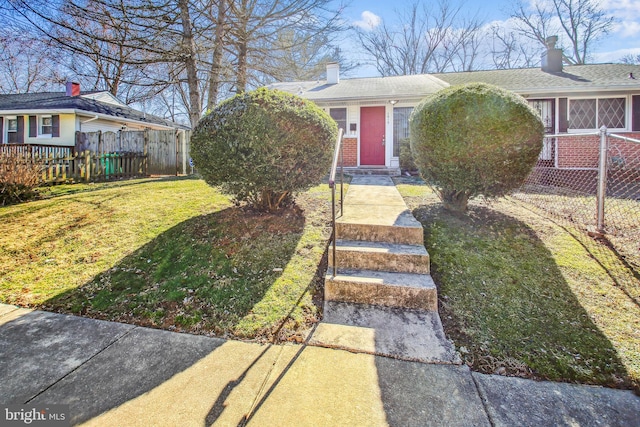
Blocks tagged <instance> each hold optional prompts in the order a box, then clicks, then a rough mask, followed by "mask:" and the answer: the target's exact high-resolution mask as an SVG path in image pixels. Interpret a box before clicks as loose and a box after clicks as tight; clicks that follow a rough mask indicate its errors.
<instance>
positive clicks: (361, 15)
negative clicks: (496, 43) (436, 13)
mask: <svg viewBox="0 0 640 427" xmlns="http://www.w3.org/2000/svg"><path fill="white" fill-rule="evenodd" d="M436 1H437V0H433V2H434V3H435V2H436ZM450 1H451V3H453V4H458V3H456V2H458V1H460V0H450ZM523 1H524V2H525V5H530V4H532V3H533V2H534V1H548V0H523ZM595 1H596V2H598V3H599V4H600V5H601V8H602V9H603V10H604V11H605V13H607V14H610V15H612V16H613V17H614V18H615V19H616V23H615V24H614V28H613V31H612V32H611V33H610V34H609V35H608V36H606V37H605V38H603V39H601V40H600V41H598V42H597V44H595V45H594V49H593V50H592V53H593V55H592V61H591V62H595V63H604V62H619V60H620V58H622V57H623V56H625V55H627V54H633V55H640V0H595ZM414 2H415V0H392V1H390V0H382V1H380V0H379V1H371V0H369V1H367V0H351V2H350V3H349V5H348V6H346V8H345V9H344V16H345V19H346V20H347V21H348V23H349V24H351V25H354V26H357V27H360V28H363V29H368V28H373V27H375V26H377V25H380V24H381V23H382V22H385V23H386V24H387V25H390V24H393V20H394V16H395V15H396V13H395V11H397V10H400V11H401V10H407V9H409V7H410V5H411V4H412V3H414ZM423 2H424V0H423ZM513 4H515V1H514V0H466V1H464V3H463V13H464V14H465V15H467V16H473V15H475V16H477V17H478V18H480V20H481V21H482V22H484V23H485V24H486V25H489V24H492V23H494V24H498V25H500V26H501V27H502V26H505V27H509V26H510V24H511V22H512V21H510V9H511V8H512V7H513V6H512V5H513ZM346 43H347V44H350V43H353V40H351V41H347V42H346ZM350 49H354V47H353V46H351V47H350V48H347V49H346V50H347V51H349V50H350ZM352 74H353V77H368V76H371V75H376V74H377V73H376V71H375V68H374V67H373V66H366V65H363V66H361V67H359V68H358V69H356V70H354V71H353V72H352Z"/></svg>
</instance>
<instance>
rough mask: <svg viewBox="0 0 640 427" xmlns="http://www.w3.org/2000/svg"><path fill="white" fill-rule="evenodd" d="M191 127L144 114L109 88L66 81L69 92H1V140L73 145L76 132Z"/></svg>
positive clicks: (7, 142) (14, 142)
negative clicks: (89, 89)
mask: <svg viewBox="0 0 640 427" xmlns="http://www.w3.org/2000/svg"><path fill="white" fill-rule="evenodd" d="M145 129H154V130H172V129H173V130H176V131H185V130H188V129H189V127H188V126H183V125H180V124H177V123H174V122H171V121H169V120H165V119H162V118H160V117H156V116H152V115H150V114H145V113H143V112H141V111H138V110H135V109H133V108H131V107H129V106H127V105H126V104H124V103H122V102H121V101H119V100H118V99H117V98H116V97H114V96H113V95H111V94H110V93H109V92H87V93H82V94H81V93H80V85H79V84H77V83H67V87H66V92H53V93H25V94H17V95H0V143H2V144H33V145H48V146H63V147H73V146H75V145H76V132H85V133H86V132H96V131H103V132H108V131H110V132H118V131H120V130H128V131H137V130H145Z"/></svg>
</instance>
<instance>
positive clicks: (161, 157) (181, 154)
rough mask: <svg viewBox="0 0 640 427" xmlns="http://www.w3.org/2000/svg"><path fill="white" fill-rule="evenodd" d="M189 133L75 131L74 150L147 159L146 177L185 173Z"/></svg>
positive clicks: (161, 131) (171, 131)
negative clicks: (121, 154) (137, 155)
mask: <svg viewBox="0 0 640 427" xmlns="http://www.w3.org/2000/svg"><path fill="white" fill-rule="evenodd" d="M190 134H191V132H189V131H178V132H176V131H173V130H168V131H166V130H145V131H119V132H118V133H114V132H90V133H83V132H77V133H76V146H75V151H85V150H89V151H91V152H93V153H97V154H99V155H103V154H108V153H138V154H141V155H146V156H147V172H148V174H149V175H178V174H181V173H182V174H187V173H189V169H188V168H187V163H188V160H189V146H190V143H189V142H190V141H189V140H190V136H191V135H190Z"/></svg>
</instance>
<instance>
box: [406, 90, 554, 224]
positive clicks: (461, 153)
mask: <svg viewBox="0 0 640 427" xmlns="http://www.w3.org/2000/svg"><path fill="white" fill-rule="evenodd" d="M409 122H410V129H411V150H412V152H413V155H414V159H415V163H416V165H417V166H418V169H419V170H420V174H421V175H422V177H423V178H424V179H425V181H427V182H428V183H430V184H431V185H432V186H433V187H434V188H435V189H436V191H437V192H438V194H439V195H440V198H441V199H442V201H443V203H444V205H445V207H446V208H447V209H450V210H454V211H459V212H464V211H465V210H466V209H467V202H468V200H469V199H470V198H472V197H475V196H478V195H482V196H485V197H497V196H502V195H504V194H506V193H508V192H509V191H510V190H512V189H514V188H517V187H519V186H520V185H522V183H523V182H524V180H525V178H526V177H527V175H528V174H529V172H530V171H531V169H532V168H533V166H534V165H535V163H536V160H537V159H538V156H539V154H540V151H541V150H542V139H543V137H544V127H543V124H542V121H541V120H540V117H539V115H538V113H537V112H536V111H535V110H533V109H532V108H531V107H529V105H528V104H527V101H526V100H525V99H524V98H522V97H521V96H519V95H516V94H515V93H513V92H509V91H506V90H504V89H501V88H498V87H496V86H492V85H488V84H484V83H472V84H468V85H462V86H452V87H449V88H446V89H443V90H441V91H439V92H438V93H436V94H434V95H432V96H430V97H428V98H426V99H425V100H423V101H422V102H421V103H420V104H419V105H418V106H417V107H416V108H415V109H414V110H413V113H412V114H411V117H410V119H409Z"/></svg>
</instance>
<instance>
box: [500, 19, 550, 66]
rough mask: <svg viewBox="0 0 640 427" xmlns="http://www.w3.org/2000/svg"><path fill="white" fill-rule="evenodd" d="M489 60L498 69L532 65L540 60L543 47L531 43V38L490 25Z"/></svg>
mask: <svg viewBox="0 0 640 427" xmlns="http://www.w3.org/2000/svg"><path fill="white" fill-rule="evenodd" d="M489 30H490V35H489V36H488V38H489V39H490V41H491V49H490V50H491V60H492V62H493V66H494V67H495V68H497V69H499V70H504V69H510V68H523V67H533V66H535V65H536V64H537V63H538V62H539V61H540V54H541V52H542V50H543V48H542V47H541V46H540V47H537V48H536V46H538V45H537V43H536V45H534V46H532V45H531V40H529V39H526V38H525V40H522V36H519V34H516V33H514V32H513V31H508V30H505V29H504V28H502V27H499V26H497V25H492V26H491V27H490V29H489Z"/></svg>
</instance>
